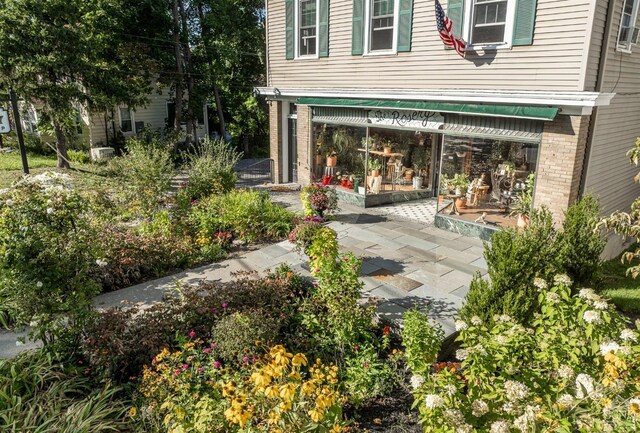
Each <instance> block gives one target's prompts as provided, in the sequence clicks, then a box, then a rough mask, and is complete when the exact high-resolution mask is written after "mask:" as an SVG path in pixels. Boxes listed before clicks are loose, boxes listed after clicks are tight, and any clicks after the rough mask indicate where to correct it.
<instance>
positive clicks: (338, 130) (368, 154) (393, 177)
mask: <svg viewBox="0 0 640 433" xmlns="http://www.w3.org/2000/svg"><path fill="white" fill-rule="evenodd" d="M314 137H315V139H314V145H315V154H316V156H315V158H314V173H315V176H316V178H317V179H322V180H323V181H324V182H325V183H326V182H330V183H332V184H335V185H337V186H338V187H340V188H346V189H353V190H354V192H356V193H357V192H360V193H364V191H365V190H366V193H367V194H381V193H393V192H401V191H407V190H427V189H431V187H432V180H431V179H432V174H433V167H432V158H431V155H432V153H433V151H432V146H433V144H434V142H435V139H434V134H431V133H426V132H421V131H411V130H395V129H386V128H371V127H369V128H367V127H354V126H344V125H333V124H324V123H314ZM358 187H361V189H360V190H359V191H358Z"/></svg>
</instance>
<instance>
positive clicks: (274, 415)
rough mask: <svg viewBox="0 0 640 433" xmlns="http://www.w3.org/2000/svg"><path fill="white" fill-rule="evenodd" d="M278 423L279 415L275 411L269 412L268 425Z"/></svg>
mask: <svg viewBox="0 0 640 433" xmlns="http://www.w3.org/2000/svg"><path fill="white" fill-rule="evenodd" d="M278 421H280V414H279V413H278V412H275V411H273V410H272V411H270V412H269V424H276V423H277V422H278Z"/></svg>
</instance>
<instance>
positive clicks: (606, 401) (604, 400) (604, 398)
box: [600, 397, 613, 407]
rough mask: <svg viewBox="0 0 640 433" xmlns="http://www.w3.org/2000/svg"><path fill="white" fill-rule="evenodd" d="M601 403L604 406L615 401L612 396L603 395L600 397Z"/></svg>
mask: <svg viewBox="0 0 640 433" xmlns="http://www.w3.org/2000/svg"><path fill="white" fill-rule="evenodd" d="M600 404H601V405H602V407H609V406H611V405H612V404H613V402H612V401H611V399H610V398H607V397H603V398H601V399H600Z"/></svg>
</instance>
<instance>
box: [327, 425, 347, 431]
mask: <svg viewBox="0 0 640 433" xmlns="http://www.w3.org/2000/svg"><path fill="white" fill-rule="evenodd" d="M343 431H344V429H343V428H342V427H341V426H339V425H338V424H336V425H334V426H333V427H331V430H330V431H329V433H342V432H343Z"/></svg>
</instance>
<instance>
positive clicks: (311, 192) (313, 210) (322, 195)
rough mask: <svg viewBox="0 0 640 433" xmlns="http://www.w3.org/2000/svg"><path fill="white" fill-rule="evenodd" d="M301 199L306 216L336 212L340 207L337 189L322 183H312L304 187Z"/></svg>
mask: <svg viewBox="0 0 640 433" xmlns="http://www.w3.org/2000/svg"><path fill="white" fill-rule="evenodd" d="M300 199H301V200H302V207H303V208H304V214H305V216H313V215H318V216H319V217H323V216H324V215H325V214H327V213H333V212H335V211H336V210H337V208H338V196H337V194H336V191H335V190H334V189H333V188H331V187H330V186H326V185H322V184H315V183H311V184H309V185H307V186H305V187H304V188H302V191H301V193H300Z"/></svg>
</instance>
